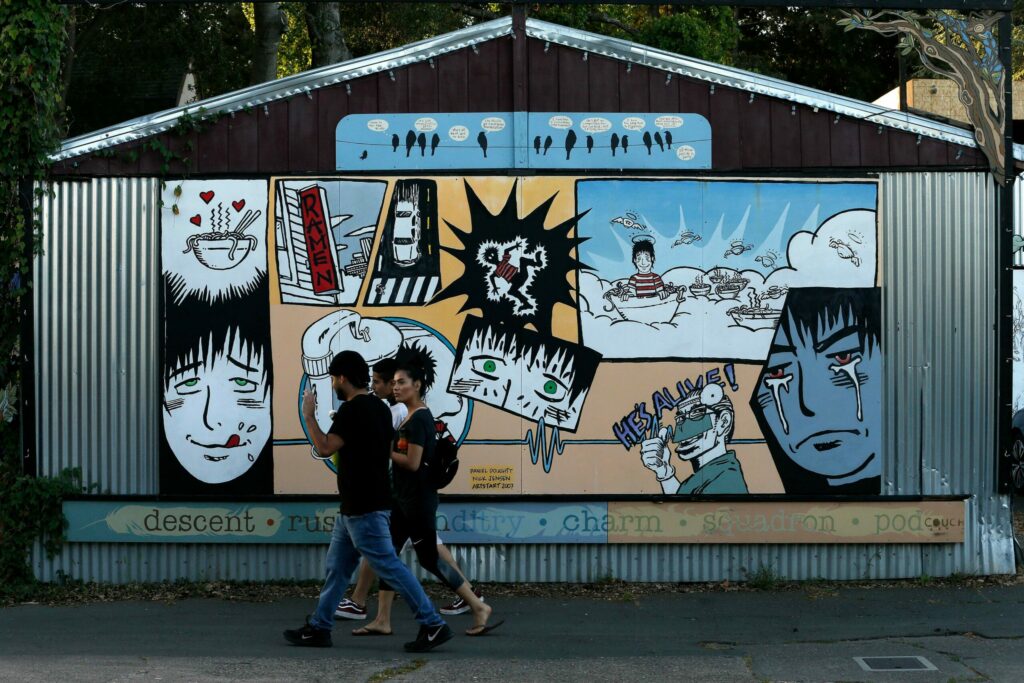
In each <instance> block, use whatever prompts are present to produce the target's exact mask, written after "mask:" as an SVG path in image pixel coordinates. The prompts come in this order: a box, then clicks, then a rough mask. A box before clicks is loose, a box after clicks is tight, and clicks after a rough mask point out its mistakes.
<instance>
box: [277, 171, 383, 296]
mask: <svg viewBox="0 0 1024 683" xmlns="http://www.w3.org/2000/svg"><path fill="white" fill-rule="evenodd" d="M386 189H387V183H386V182H383V181H363V180H347V181H322V182H316V181H309V180H285V181H282V182H279V183H278V184H277V190H276V194H275V204H274V229H275V245H276V248H275V250H274V251H275V253H276V256H277V258H276V265H277V274H278V286H279V287H280V290H281V300H282V301H283V302H284V303H289V304H323V305H335V306H336V305H340V304H353V303H355V302H356V297H357V296H358V295H359V288H360V286H361V285H362V282H363V278H364V277H365V276H366V271H367V268H368V266H369V263H370V253H371V249H372V247H373V243H374V241H375V238H376V234H377V222H378V220H379V219H380V211H381V206H382V204H383V202H384V192H385V190H386Z"/></svg>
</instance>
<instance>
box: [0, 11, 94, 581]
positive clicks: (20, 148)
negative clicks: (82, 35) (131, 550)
mask: <svg viewBox="0 0 1024 683" xmlns="http://www.w3.org/2000/svg"><path fill="white" fill-rule="evenodd" d="M65 15H66V9H65V8H62V7H61V6H59V5H57V4H55V3H51V2H48V0H22V1H21V2H17V3H15V2H9V1H5V2H0V79H2V83H0V130H2V131H4V144H3V145H0V387H4V395H5V397H6V401H7V402H6V404H5V405H6V410H5V411H4V415H3V419H0V592H2V591H6V590H12V589H13V588H14V587H16V586H17V585H21V584H24V583H25V582H28V581H30V580H31V578H32V571H31V568H30V567H29V563H28V558H29V553H30V550H31V548H32V544H33V543H35V541H36V540H37V539H40V538H41V539H42V540H43V544H44V545H43V547H44V549H45V551H46V552H47V553H48V554H50V555H51V556H52V555H53V554H54V553H56V552H57V551H58V550H59V549H60V546H61V544H62V543H63V540H64V525H65V520H64V516H63V514H62V511H61V499H62V497H63V496H65V495H67V494H69V493H72V492H74V491H77V490H80V489H81V487H80V485H79V483H78V481H79V478H80V477H79V475H78V473H77V472H74V471H67V472H64V473H62V474H61V475H60V476H58V477H56V478H52V479H51V478H46V477H38V478H37V477H32V476H26V475H24V474H23V473H22V464H21V443H20V431H19V427H20V423H19V421H17V420H15V419H13V418H14V417H15V414H14V413H15V411H16V405H15V403H14V401H13V400H12V396H16V392H15V391H13V388H14V387H17V386H18V384H19V381H20V377H19V369H20V354H19V348H20V346H19V343H20V340H19V333H20V330H21V324H20V323H21V320H20V318H21V305H22V297H23V296H24V295H25V294H26V292H27V290H26V289H25V283H27V282H28V278H27V277H26V276H27V274H28V271H29V269H30V268H31V265H32V264H31V263H29V262H28V261H27V260H26V258H25V257H26V250H25V244H26V240H27V239H31V240H32V242H33V245H35V246H36V247H38V244H39V242H38V227H39V225H38V218H37V217H36V216H33V215H29V216H26V215H25V213H24V211H23V210H22V204H21V203H20V202H19V182H21V181H28V182H34V183H36V184H38V183H40V182H41V181H43V180H45V177H46V166H47V155H48V154H49V153H50V152H51V151H52V150H53V149H54V148H55V147H56V146H57V144H58V142H59V140H60V138H61V130H60V127H59V121H60V120H61V115H60V114H61V101H60V96H59V92H60V89H59V88H58V87H57V84H58V83H59V79H60V64H61V51H62V48H63V44H64V21H65Z"/></svg>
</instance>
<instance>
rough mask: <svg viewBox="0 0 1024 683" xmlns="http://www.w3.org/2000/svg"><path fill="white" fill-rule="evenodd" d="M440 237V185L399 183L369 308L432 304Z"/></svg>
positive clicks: (438, 273) (437, 283)
mask: <svg viewBox="0 0 1024 683" xmlns="http://www.w3.org/2000/svg"><path fill="white" fill-rule="evenodd" d="M437 234H438V228H437V184H436V183H434V182H433V181H431V180H399V181H398V182H396V183H395V186H394V189H393V191H392V193H391V205H390V207H389V208H388V212H387V214H386V216H385V218H384V228H383V233H382V238H381V242H380V248H379V249H378V250H377V258H376V260H375V262H374V269H373V277H372V280H371V287H370V290H369V291H368V292H367V294H366V301H365V303H366V304H367V305H368V306H392V305H396V304H423V303H426V302H427V301H429V300H430V298H431V297H432V296H434V294H435V293H436V292H437V289H438V287H439V286H440V284H441V265H440V256H439V254H438V249H439V245H438V238H437Z"/></svg>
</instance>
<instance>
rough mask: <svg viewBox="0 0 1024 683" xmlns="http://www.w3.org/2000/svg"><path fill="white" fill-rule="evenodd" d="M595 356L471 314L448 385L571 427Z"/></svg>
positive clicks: (505, 407) (519, 412)
mask: <svg viewBox="0 0 1024 683" xmlns="http://www.w3.org/2000/svg"><path fill="white" fill-rule="evenodd" d="M599 359H600V356H599V355H598V354H597V353H596V352H594V351H592V350H590V349H587V348H585V347H582V346H577V345H575V344H569V343H567V342H564V341H562V340H559V339H553V338H552V339H544V338H542V337H541V336H540V335H539V334H537V333H536V332H531V331H530V330H523V329H514V328H510V327H505V326H502V325H487V324H486V323H484V322H483V321H482V320H480V319H479V318H472V317H469V318H466V322H465V323H464V325H463V329H462V335H461V337H460V340H459V351H458V352H457V354H456V357H455V367H454V368H453V369H452V376H451V381H450V382H449V385H448V391H450V392H451V393H453V394H459V395H461V396H465V397H466V398H472V399H474V400H477V401H483V402H484V403H488V404H490V405H493V406H495V407H497V408H502V409H503V410H506V411H508V412H511V413H515V414H516V415H520V416H522V417H524V418H527V419H529V420H537V421H539V420H541V419H543V420H544V422H545V424H547V425H549V426H553V427H561V428H564V429H568V430H570V431H573V430H575V429H576V427H577V425H578V424H579V419H580V411H581V410H582V409H583V402H584V400H585V399H586V395H587V390H588V388H589V386H590V382H591V381H592V380H593V378H594V372H595V371H596V369H597V362H598V360H599Z"/></svg>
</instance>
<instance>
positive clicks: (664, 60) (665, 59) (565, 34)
mask: <svg viewBox="0 0 1024 683" xmlns="http://www.w3.org/2000/svg"><path fill="white" fill-rule="evenodd" d="M526 34H527V35H528V36H529V37H531V38H536V39H537V40H544V41H547V42H551V43H555V44H557V45H563V46H565V47H571V48H576V49H579V50H585V51H587V52H592V53H594V54H599V55H603V56H606V57H611V58H613V59H618V60H622V61H628V62H632V63H634V64H640V65H642V66H647V67H651V68H655V69H660V70H662V71H668V72H670V73H676V74H679V75H681V76H686V77H687V78H693V79H696V80H700V81H706V82H709V83H712V84H715V85H722V86H726V87H729V88H736V89H738V90H745V91H747V92H750V93H751V94H754V95H764V96H766V97H775V98H778V99H782V100H787V101H790V102H793V103H795V104H802V105H805V106H809V107H815V108H818V109H823V110H825V111H830V112H832V113H835V114H839V115H842V116H847V117H849V118H853V119H857V120H860V121H870V122H872V123H877V124H879V125H881V126H886V127H889V128H895V129H897V130H902V131H905V132H908V133H915V134H917V135H921V136H924V137H929V138H935V139H938V140H943V141H945V142H952V143H955V144H958V145H964V146H965V147H977V146H978V144H977V142H976V141H975V140H974V132H973V131H971V130H968V129H964V128H958V127H956V126H951V125H949V124H945V123H940V122H938V121H934V120H932V119H929V118H926V117H924V116H918V115H916V114H909V113H906V112H901V111H896V110H892V109H886V108H884V107H879V106H878V105H876V104H872V103H870V102H864V101H863V100H857V99H853V98H851V97H844V96H842V95H835V94H833V93H828V92H825V91H823V90H817V89H815V88H809V87H806V86H803V85H799V84H797V83H791V82H789V81H783V80H781V79H778V78H772V77H770V76H762V75H760V74H756V73H753V72H750V71H744V70H742V69H737V68H734V67H730V66H724V65H721V64H714V63H712V62H706V61H704V60H701V59H696V58H693V57H686V56H684V55H679V54H675V53H672V52H666V51H665V50H660V49H657V48H653V47H647V46H645V45H640V44H639V43H634V42H631V41H628V40H623V39H621V38H612V37H610V36H603V35H599V34H596V33H590V32H588V31H582V30H580V29H574V28H569V27H566V26H561V25H560V24H552V23H549V22H546V21H541V20H539V19H530V18H528V19H527V20H526ZM1014 158H1015V159H1018V160H1020V159H1024V145H1018V144H1015V145H1014Z"/></svg>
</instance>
